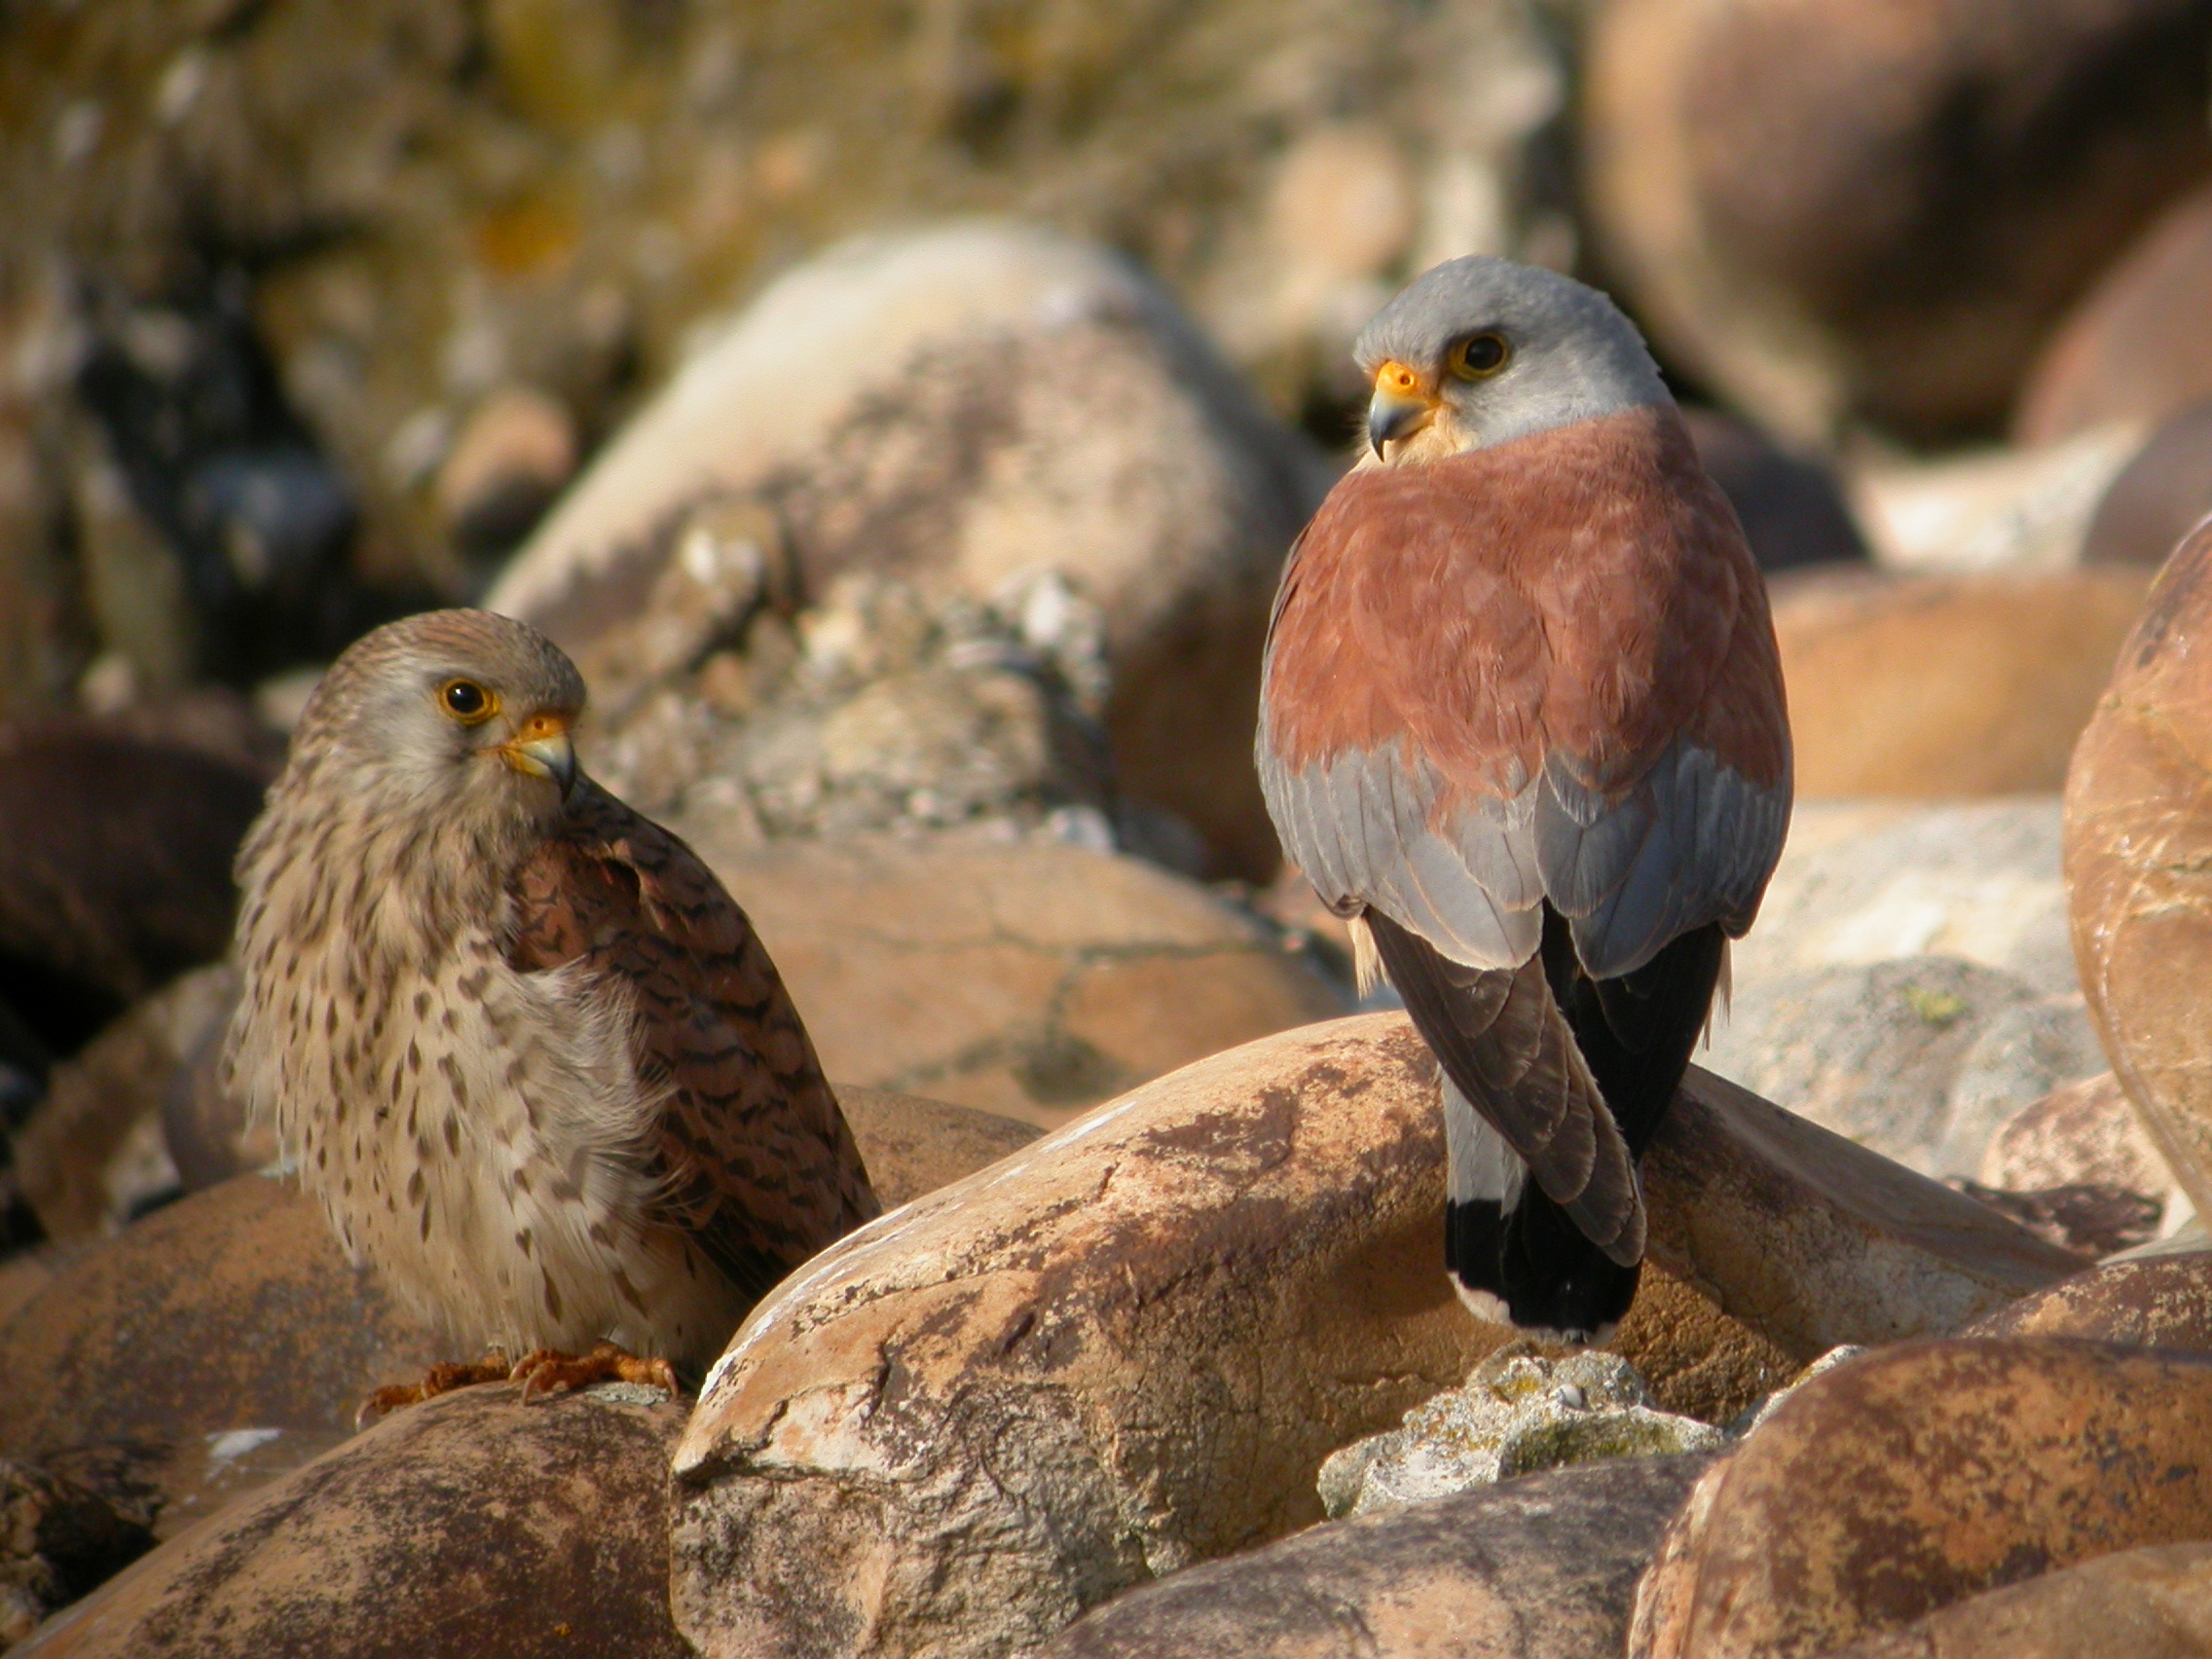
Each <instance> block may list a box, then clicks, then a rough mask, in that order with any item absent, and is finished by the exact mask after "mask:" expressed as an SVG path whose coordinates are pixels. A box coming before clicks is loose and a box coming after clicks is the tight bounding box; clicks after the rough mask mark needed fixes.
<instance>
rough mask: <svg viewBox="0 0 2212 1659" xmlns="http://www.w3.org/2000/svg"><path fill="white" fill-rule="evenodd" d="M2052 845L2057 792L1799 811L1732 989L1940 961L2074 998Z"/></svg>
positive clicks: (1812, 806) (1815, 803) (1804, 805)
mask: <svg viewBox="0 0 2212 1659" xmlns="http://www.w3.org/2000/svg"><path fill="white" fill-rule="evenodd" d="M2059 839H2060V824H2059V803H2058V797H2057V796H2056V795H2055V794H2045V795H2025V796H2015V797H2012V798H2009V799H1998V800H1976V801H1946V802H1906V801H1825V800H1810V801H1800V802H1798V804H1797V807H1796V810H1795V811H1794V812H1793V813H1792V814H1791V816H1790V821H1789V840H1788V844H1787V845H1786V846H1785V847H1784V848H1783V851H1782V861H1781V863H1780V864H1778V865H1776V866H1775V870H1774V878H1773V879H1772V880H1771V881H1769V882H1768V883H1767V890H1766V898H1765V900H1764V902H1763V903H1761V904H1760V906H1759V916H1758V923H1757V925H1756V926H1755V927H1753V928H1752V930H1751V935H1750V937H1749V938H1747V939H1744V940H1739V941H1738V942H1737V943H1736V944H1735V945H1734V946H1733V948H1732V960H1733V962H1734V978H1735V982H1736V984H1738V985H1741V986H1744V987H1746V988H1747V989H1748V988H1749V987H1751V986H1753V985H1756V984H1760V983H1762V982H1765V981H1768V980H1774V979H1780V978H1783V977H1787V976H1790V975H1796V974H1809V973H1814V972H1817V971H1818V970H1821V969H1824V968H1833V967H1872V966H1874V965H1875V964H1877V963H1881V962H1890V961H1894V960H1897V959H1899V958H1903V957H1926V956H1949V957H1958V958H1962V959H1964V960H1965V961H1968V962H1974V963H1979V964H1980V965H1981V966H1983V967H1986V968H1994V969H1998V970H2000V971H2001V972H2003V973H2004V974H2006V975H2007V976H2009V977H2012V978H2016V979H2018V980H2021V981H2023V982H2024V983H2026V984H2028V985H2031V986H2033V987H2034V989H2035V991H2036V993H2037V994H2038V995H2039V996H2041V997H2045V998H2051V997H2063V996H2077V995H2079V994H2080V993H2081V988H2082V987H2081V981H2080V979H2079V978H2078V977H2076V974H2075V971H2074V941H2073V939H2072V937H2071V935H2070V934H2069V931H2068V927H2069V924H2068V920H2067V909H2066V884H2065V882H2064V881H2063V880H2062V879H2061V878H2060V874H2059Z"/></svg>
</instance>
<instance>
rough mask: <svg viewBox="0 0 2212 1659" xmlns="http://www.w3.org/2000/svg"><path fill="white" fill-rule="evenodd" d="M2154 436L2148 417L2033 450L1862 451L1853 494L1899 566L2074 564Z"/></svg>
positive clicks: (1878, 547) (1874, 538) (1883, 549)
mask: <svg viewBox="0 0 2212 1659" xmlns="http://www.w3.org/2000/svg"><path fill="white" fill-rule="evenodd" d="M2149 435H2150V427H2149V425H2148V424H2145V423H2143V422H2139V421H2110V422H2105V423H2103V424H2099V425H2095V426H2092V427H2090V428H2088V429H2087V430H2086V431H2083V432H2080V433H2077V434H2075V435H2074V436H2071V437H2068V438H2064V439H2061V440H2058V441H2055V442H2052V443H2048V444H2045V445H2042V446H2041V447H2039V448H2034V449H2016V448H2009V447H2008V448H1992V447H1982V446H1976V447H1974V448H1972V449H1967V450H1961V451H1955V452H1948V453H1941V454H1937V455H1935V456H1927V455H1912V456H1899V455H1895V454H1887V453H1881V452H1875V453H1873V454H1870V455H1862V456H1861V457H1860V458H1858V460H1857V462H1856V464H1854V465H1853V466H1852V468H1851V470H1850V475H1849V476H1850V487H1851V499H1852V503H1853V505H1854V507H1855V508H1856V509H1857V511H1858V515H1859V518H1860V520H1861V522H1862V523H1863V524H1864V526H1865V528H1866V536H1867V539H1868V541H1869V542H1871V543H1872V546H1873V551H1874V556H1875V558H1876V560H1877V561H1878V562H1879V563H1880V564H1882V565H1884V566H1886V567H1888V568H1889V569H1892V570H1897V571H1911V572H1914V573H1917V574H1922V575H1975V574H1981V575H1987V574H1991V573H1996V572H2005V573H2011V574H2025V573H2049V572H2053V571H2066V570H2071V569H2072V568H2074V567H2075V566H2077V565H2080V564H2082V563H2083V562H2084V561H2085V560H2087V558H2088V557H2089V553H2088V543H2089V539H2090V536H2091V534H2092V529H2093V526H2094V525H2095V523H2096V518H2097V514H2098V511H2099V509H2100V507H2101V505H2102V503H2103V501H2104V500H2105V498H2106V497H2107V496H2108V495H2110V494H2111V492H2112V490H2113V489H2114V487H2115V486H2116V484H2117V483H2118V481H2119V480H2120V478H2121V477H2122V476H2124V475H2125V473H2126V470H2127V468H2128V466H2129V464H2130V463H2131V461H2134V459H2135V458H2136V456H2137V455H2138V453H2139V452H2140V450H2141V449H2142V446H2143V443H2144V440H2145V439H2146V438H2147V437H2148V436H2149ZM2168 545H2169V546H2170V545H2172V543H2171V541H2170V540H2169V542H2168ZM2158 557H2159V558H2163V557H2164V554H2163V553H2161V554H2159V555H2158ZM2151 562H2152V563H2154V564H2156V563H2157V560H2156V559H2154V560H2152V561H2151Z"/></svg>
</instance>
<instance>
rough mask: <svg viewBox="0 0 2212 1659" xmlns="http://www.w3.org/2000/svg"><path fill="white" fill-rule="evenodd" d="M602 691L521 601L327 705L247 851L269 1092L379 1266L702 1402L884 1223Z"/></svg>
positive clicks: (738, 932)
mask: <svg viewBox="0 0 2212 1659" xmlns="http://www.w3.org/2000/svg"><path fill="white" fill-rule="evenodd" d="M583 701H584V686H583V682H582V680H581V679H580V678H579V677H578V675H577V673H576V670H575V668H574V666H573V665H572V664H571V662H570V661H569V659H568V658H567V657H565V656H564V655H562V653H561V652H560V650H559V649H557V648H556V647H555V646H554V645H553V644H552V642H550V641H549V640H547V639H546V638H545V637H544V636H543V635H541V634H539V633H538V632H536V630H535V629H533V628H530V627H528V626H526V625H525V624H523V623H520V622H515V621H511V620H509V619H508V618H506V617H503V616H497V615H493V614H491V613H490V612H487V611H472V610H448V611H438V612H433V613H430V614H426V615H421V616H414V617H410V618H408V619H406V620H404V621H400V622H395V623H392V624H391V625H390V626H388V627H386V628H382V629H379V630H378V631H377V632H375V633H373V634H371V635H369V636H368V637H367V638H366V639H364V640H362V641H361V642H360V643H359V644H357V645H354V646H353V647H352V648H351V649H350V650H349V651H347V652H346V653H345V655H344V656H342V657H340V658H339V660H338V662H337V663H336V664H335V665H334V666H333V667H332V668H331V670H330V672H329V674H328V675H327V676H325V677H324V679H323V681H322V683H321V684H320V685H319V686H318V687H317V688H316V690H315V692H314V695H313V697H312V698H311V699H310V700H309V703H308V706H307V709H306V712H305V713H304V714H303V716H302V717H301V719H300V723H299V727H298V729H297V731H296V732H295V733H294V735H293V738H292V747H291V755H290V757H289V760H288V762H287V764H286V766H285V768H284V772H283V775H282V776H281V777H280V778H279V779H278V780H277V782H276V786H275V787H274V788H273V789H272V790H271V791H270V793H269V803H268V806H267V808H266V810H265V811H264V812H263V814H262V816H261V819H260V822H259V823H258V824H257V825H256V826H255V827H254V830H253V831H252V833H251V834H250V835H249V836H248V837H247V839H246V842H245V846H244V848H243V850H242V851H241V852H240V855H239V876H240V887H241V889H242V898H241V904H240V917H239V934H238V938H239V956H240V961H241V963H242V965H243V969H244V975H245V989H244V996H243V1000H242V1002H241V1003H240V1008H239V1013H238V1015H237V1018H236V1020H235V1022H234V1024H233V1027H232V1032H231V1064H232V1069H233V1076H234V1077H235V1079H236V1080H237V1082H238V1084H239V1086H240V1088H241V1090H242V1092H243V1094H244V1096H245V1098H246V1100H247V1103H248V1105H249V1108H250V1109H252V1110H254V1111H256V1112H259V1113H263V1114H266V1115H267V1116H268V1117H269V1118H270V1119H271V1120H273V1121H274V1122H275V1124H276V1127H277V1129H278V1131H279V1132H280V1134H281V1136H282V1139H283V1143H284V1146H285V1148H286V1150H287V1151H288V1152H289V1154H290V1155H291V1157H292V1158H293V1159H294V1160H295V1161H297V1164H298V1167H299V1172H300V1178H301V1179H302V1181H303V1182H305V1184H306V1185H307V1187H308V1189H309V1190H310V1191H311V1192H313V1194H314V1195H315V1196H316V1197H317V1198H319V1199H320V1200H321V1202H322V1205H323V1207H324V1209H325V1210H326V1211H327V1212H328V1214H329V1216H330V1220H331V1222H332V1224H333V1225H334V1226H335V1227H336V1228H337V1230H338V1234H339V1236H340V1237H341V1238H342V1239H343V1240H344V1242H345V1245H346V1247H347V1249H348V1251H349V1252H350V1254H352V1255H353V1256H354V1257H355V1258H356V1259H360V1258H366V1259H367V1260H368V1261H369V1262H370V1263H372V1264H373V1265H374V1266H375V1267H376V1268H377V1269H378V1270H379V1271H380V1272H382V1274H383V1275H384V1277H385V1278H386V1280H387V1282H388V1283H389V1284H390V1286H391V1287H392V1288H393V1289H394V1290H395V1291H397V1292H398V1293H399V1295H400V1296H401V1298H402V1299H403V1300H404V1301H405V1302H407V1303H408V1304H410V1305H412V1306H413V1307H414V1308H416V1309H419V1310H421V1311H423V1312H424V1313H427V1314H430V1315H433V1316H434V1317H436V1318H437V1319H438V1320H440V1321H441V1322H442V1323H443V1324H444V1325H445V1326H446V1327H447V1328H448V1329H449V1330H450V1331H451V1332H452V1334H453V1335H454V1336H456V1337H457V1338H461V1339H463V1340H467V1341H471V1342H481V1343H484V1344H486V1345H488V1346H493V1347H497V1348H498V1349H501V1350H503V1351H504V1352H506V1353H509V1354H518V1355H525V1356H528V1357H526V1358H524V1359H523V1360H522V1361H521V1362H520V1363H519V1364H518V1365H516V1366H515V1367H514V1374H515V1375H518V1376H521V1377H523V1378H524V1380H525V1387H526V1392H527V1391H528V1390H529V1389H530V1388H532V1387H552V1386H562V1385H570V1386H574V1385H579V1384H581V1383H585V1382H588V1381H591V1380H594V1379H596V1378H600V1377H608V1376H621V1377H629V1378H632V1379H634V1380H644V1379H651V1380H653V1381H658V1382H661V1383H664V1385H667V1386H671V1387H673V1386H674V1379H673V1376H672V1374H671V1367H672V1366H673V1367H677V1368H682V1370H684V1371H687V1372H694V1373H695V1372H697V1371H699V1370H701V1369H703V1368H704V1367H705V1366H707V1365H708V1364H709V1363H711V1362H712V1361H713V1359H714V1358H715V1356H716V1355H717V1354H718V1353H719V1351H720V1349H721V1347H722V1345H723V1343H724V1342H725V1341H726V1340H727V1339H728V1337H729V1335H730V1333H731V1332H732V1331H733V1330H734V1329H735V1328H736V1326H737V1324H738V1321H739V1320H740V1319H741V1318H742V1317H743V1316H744V1314H745V1312H746V1310H747V1309H748V1308H750V1307H751V1306H752V1304H753V1303H754V1302H755V1301H756V1300H757V1299H758V1298H759V1296H760V1295H761V1294H762V1293H763V1292H764V1291H766V1290H767V1289H768V1288H769V1286H770V1285H772V1284H774V1283H775V1282H776V1280H778V1279H779V1278H781V1277H782V1276H783V1275H784V1274H785V1273H786V1272H789V1271H790V1270H791V1269H792V1268H793V1267H795V1266H796V1265H797V1264H798V1263H800V1262H801V1261H804V1260H805V1259H806V1258H807V1257H809V1256H811V1255H813V1254H814V1253H815V1252H816V1251H818V1250H820V1249H822V1248H823V1247H824V1246H825V1245H827V1244H829V1243H830V1241H831V1240H833V1239H835V1238H837V1237H838V1236H840V1235H843V1234H845V1233H847V1232H849V1231H850V1230H852V1229H853V1228H854V1227H857V1226H859V1225H860V1224H861V1223H862V1222H865V1221H866V1220H867V1219H868V1218H869V1217H871V1216H873V1215H874V1214H875V1213H876V1209H877V1205H876V1200H875V1196H874V1194H873V1193H872V1191H871V1190H870V1189H869V1186H868V1180H867V1174H866V1170H865V1169H864V1168H863V1166H862V1163H861V1159H860V1155H859V1153H858V1151H857V1150H856V1149H855V1147H854V1145H853V1138H852V1134H851V1132H850V1131H849V1129H848V1128H847V1127H846V1124H845V1121H844V1118H843V1116H842V1115H841V1114H840V1112H839V1111H838V1108H837V1102H836V1100H835V1098H834V1097H833V1096H832V1095H831V1093H830V1088H829V1086H828V1085H827V1084H826V1083H825V1082H824V1081H823V1077H822V1070H821V1067H820V1065H819V1064H818V1063H817V1062H816V1059H815V1054H814V1048H813V1045H812V1044H811V1043H810V1042H809V1040H808V1038H807V1034H806V1028H805V1027H804V1026H803V1025H802V1024H801V1023H800V1022H799V1016H798V1012H797V1010H795V1009H794V1008H793V1006H792V1002H791V998H790V997H789V996H788V995H787V994H786V993H785V990H784V986H783V983H782V981H781V980H780V979H779V978H778V977H777V975H776V970H775V966H774V964H773V963H771V962H770V961H769V960H768V953H767V951H766V950H764V949H763V948H762V947H761V944H760V941H759V940H758V939H757V938H756V936H755V934H754V932H753V929H752V927H751V925H750V924H749V923H748V922H747V921H746V918H745V915H744V912H743V911H741V910H740V909H739V908H738V907H737V905H736V904H735V903H732V902H731V900H730V897H729V895H728V894H727V893H726V892H724V891H723V889H722V886H721V884H720V883H719V881H717V880H716V879H715V876H714V874H713V872H712V871H710V870H709V869H708V868H707V866H705V865H704V864H702V863H701V862H700V861H699V859H698V858H697V857H696V856H695V855H694V854H693V853H692V851H691V850H690V848H688V847H686V846H685V845H684V844H683V843H682V841H681V840H679V839H678V838H677V837H676V836H675V835H673V834H671V833H669V832H668V831H667V830H663V829H661V828H660V827H659V826H657V825H655V824H653V823H651V822H649V821H648V820H646V819H645V818H642V817H640V816H639V815H638V814H637V813H635V812H633V811H631V810H630V809H629V808H628V807H626V806H624V805H623V804H622V803H621V802H620V801H618V800H616V799H614V798H613V797H612V796H611V795H609V794H608V793H606V792H605V791H603V790H601V789H600V788H599V787H598V786H597V785H596V784H594V783H593V782H592V781H591V780H590V779H589V778H587V777H585V776H583V775H582V774H581V773H579V772H578V771H577V769H576V764H575V756H574V751H573V750H572V748H571V743H570V737H569V726H570V722H571V720H573V719H575V717H576V715H577V714H578V712H579V711H580V710H581V708H582V706H583ZM579 1355H580V1356H581V1357H577V1356H579ZM490 1374H492V1375H502V1376H503V1375H507V1374H508V1373H507V1372H506V1371H505V1370H504V1369H498V1370H496V1371H492V1372H491V1373H490ZM486 1375H487V1368H483V1367H471V1366H461V1367H441V1368H439V1371H437V1372H434V1373H433V1374H432V1376H431V1378H430V1379H428V1380H426V1381H425V1383H424V1385H423V1388H422V1390H415V1389H387V1390H385V1391H383V1393H382V1394H380V1395H379V1397H378V1401H377V1402H376V1403H380V1404H390V1403H396V1402H397V1401H398V1400H400V1399H403V1398H407V1397H415V1396H416V1395H417V1394H418V1393H419V1392H420V1391H428V1392H436V1391H438V1389H439V1388H440V1387H443V1386H450V1385H452V1384H453V1383H456V1382H461V1381H479V1380H483V1379H484V1378H485V1377H486Z"/></svg>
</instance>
